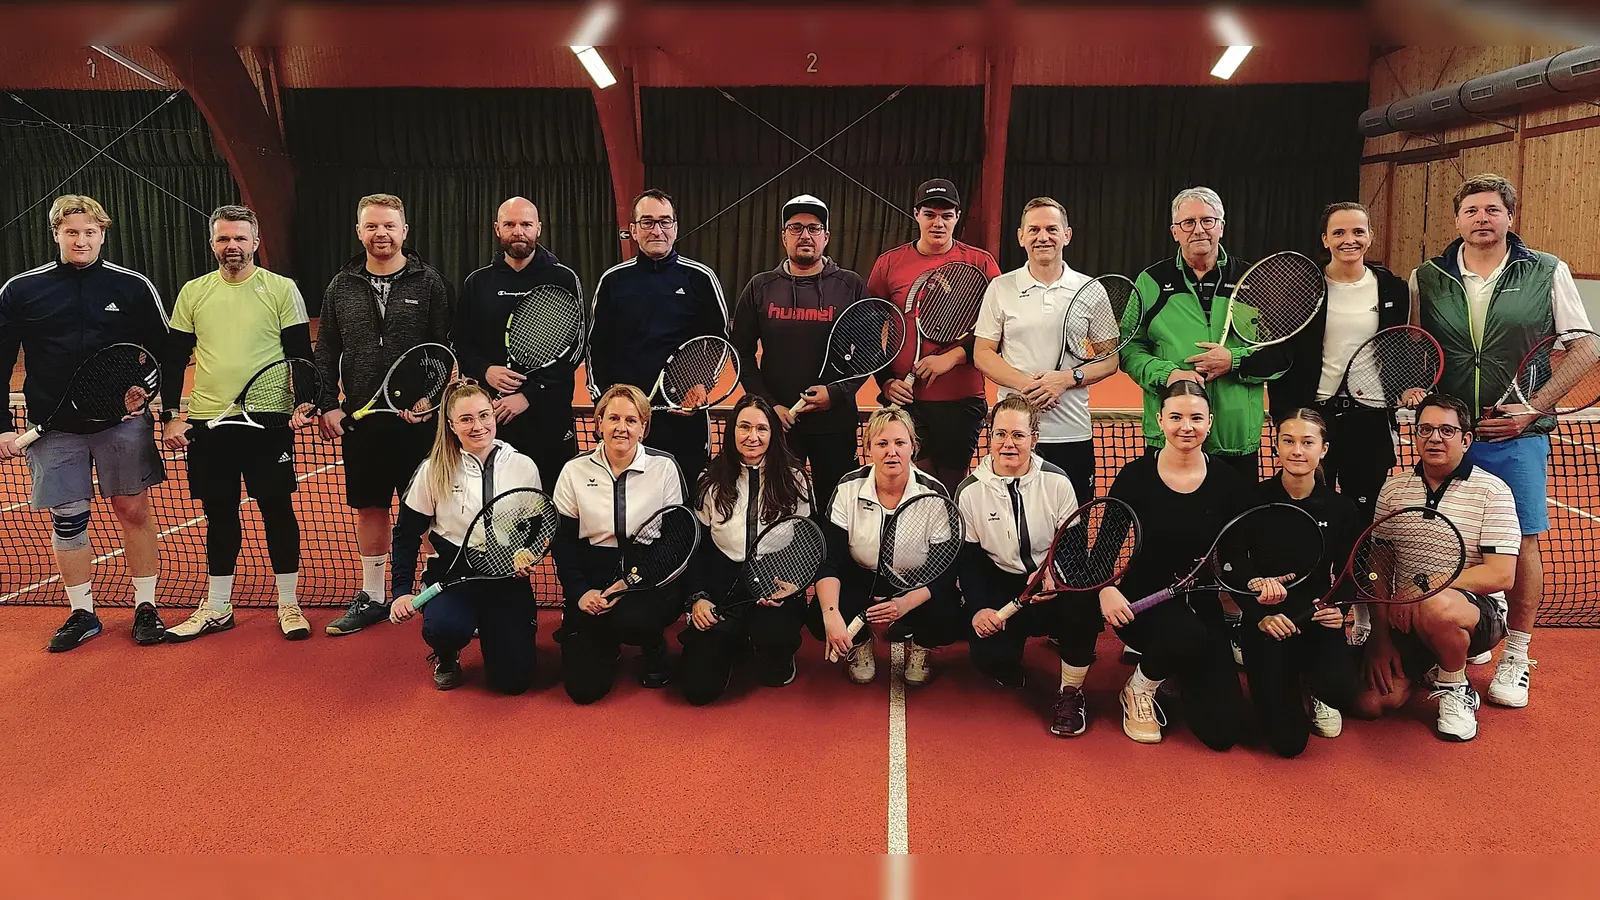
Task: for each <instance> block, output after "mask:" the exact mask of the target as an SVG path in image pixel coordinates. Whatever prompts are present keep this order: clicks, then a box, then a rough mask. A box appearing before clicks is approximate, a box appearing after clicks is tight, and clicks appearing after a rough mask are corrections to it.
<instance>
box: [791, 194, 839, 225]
mask: <svg viewBox="0 0 1600 900" xmlns="http://www.w3.org/2000/svg"><path fill="white" fill-rule="evenodd" d="M799 213H810V214H812V215H813V216H816V217H817V221H819V222H821V223H822V224H823V226H824V227H826V226H827V224H828V204H826V203H823V202H822V201H821V200H819V199H817V198H816V197H813V196H812V195H810V194H801V195H800V196H798V197H796V198H794V199H793V200H790V201H789V202H788V203H785V204H784V205H783V221H785V222H788V221H789V220H790V219H791V218H793V217H794V216H796V215H798V214H799Z"/></svg>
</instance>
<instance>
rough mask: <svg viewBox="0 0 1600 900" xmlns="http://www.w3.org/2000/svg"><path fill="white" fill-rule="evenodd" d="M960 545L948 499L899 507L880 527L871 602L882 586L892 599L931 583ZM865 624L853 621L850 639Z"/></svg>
mask: <svg viewBox="0 0 1600 900" xmlns="http://www.w3.org/2000/svg"><path fill="white" fill-rule="evenodd" d="M963 540H965V532H964V531H963V530H962V525H961V512H960V510H958V509H956V505H955V504H954V503H951V502H950V501H949V500H948V499H947V498H945V497H942V496H940V495H939V494H922V495H921V496H918V497H913V498H911V499H910V500H908V501H906V502H904V503H902V504H900V508H899V509H897V510H895V511H894V512H892V513H890V514H889V515H888V517H887V518H886V519H884V522H883V531H882V534H881V535H880V537H879V538H878V565H877V568H876V570H875V571H874V572H873V576H872V590H871V591H869V592H868V598H869V600H870V599H871V598H875V597H876V596H877V594H878V584H879V583H880V582H885V583H887V584H888V585H889V586H890V589H891V590H892V591H893V593H894V596H899V595H901V594H906V593H910V592H911V591H914V590H916V589H917V588H921V587H927V586H928V585H930V584H932V583H933V582H934V581H936V580H937V579H938V578H939V576H941V575H943V574H944V573H945V571H946V570H947V569H949V568H950V567H951V566H952V565H954V564H955V561H956V557H957V556H959V555H960V554H961V542H962V541H963ZM866 625H867V619H866V615H865V613H863V614H862V615H858V616H856V617H855V618H854V619H851V620H850V625H849V629H848V632H849V635H850V637H852V638H853V637H855V636H856V635H857V634H860V633H861V629H862V628H865V627H866ZM838 660H839V655H838V654H837V653H834V652H833V651H832V650H829V651H828V662H838Z"/></svg>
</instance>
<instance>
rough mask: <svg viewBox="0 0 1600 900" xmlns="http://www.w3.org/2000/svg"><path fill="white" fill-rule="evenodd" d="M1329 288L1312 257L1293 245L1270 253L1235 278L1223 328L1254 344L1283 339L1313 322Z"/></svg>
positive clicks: (1247, 342) (1269, 342)
mask: <svg viewBox="0 0 1600 900" xmlns="http://www.w3.org/2000/svg"><path fill="white" fill-rule="evenodd" d="M1327 293H1328V283H1327V281H1326V277H1325V275H1324V274H1323V271H1322V267H1321V266H1319V265H1317V264H1316V263H1315V262H1312V261H1311V258H1310V257H1308V256H1306V255H1304V254H1302V253H1296V252H1294V251H1293V250H1284V251H1282V252H1279V253H1274V254H1272V255H1271V256H1269V257H1267V258H1266V259H1263V260H1261V261H1260V262H1258V263H1256V264H1255V265H1253V266H1251V267H1250V268H1249V269H1248V270H1246V271H1245V273H1244V277H1242V278H1240V279H1239V281H1238V283H1237V284H1236V285H1235V287H1234V289H1233V295H1232V296H1231V297H1230V298H1229V299H1228V317H1227V321H1226V322H1225V323H1224V324H1223V327H1222V331H1223V333H1224V335H1226V333H1227V332H1228V330H1229V329H1232V330H1233V333H1234V334H1236V335H1238V336H1239V338H1240V339H1242V340H1243V341H1244V342H1245V343H1246V344H1249V345H1250V346H1252V347H1266V346H1270V345H1272V344H1277V343H1281V342H1283V341H1286V340H1288V339H1289V338H1292V337H1294V336H1295V335H1297V334H1299V333H1300V332H1301V331H1302V330H1303V329H1304V328H1305V327H1306V326H1307V325H1309V324H1311V320H1312V319H1313V318H1315V317H1316V315H1317V310H1319V309H1321V308H1322V300H1323V298H1324V297H1325V296H1326V295H1327Z"/></svg>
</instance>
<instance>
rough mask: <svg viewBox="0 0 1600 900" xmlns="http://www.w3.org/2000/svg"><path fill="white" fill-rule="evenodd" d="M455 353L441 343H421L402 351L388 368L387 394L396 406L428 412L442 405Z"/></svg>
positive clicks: (453, 366) (453, 367) (452, 371)
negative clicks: (389, 368)
mask: <svg viewBox="0 0 1600 900" xmlns="http://www.w3.org/2000/svg"><path fill="white" fill-rule="evenodd" d="M455 365H456V358H455V355H454V354H452V353H451V352H450V350H449V349H448V348H446V347H444V346H442V345H439V344H420V345H418V346H416V347H412V348H411V349H410V350H407V351H406V352H405V353H404V354H402V355H401V357H400V359H399V360H397V361H396V362H395V364H394V367H393V368H392V369H391V370H390V372H389V378H388V395H389V400H390V402H391V403H392V404H393V405H394V408H395V409H401V410H410V411H412V412H418V413H421V412H427V411H430V410H432V409H434V408H435V407H437V406H438V405H439V398H440V397H441V396H442V395H443V394H444V388H445V385H447V384H449V383H450V377H451V376H452V375H453V374H454V371H455Z"/></svg>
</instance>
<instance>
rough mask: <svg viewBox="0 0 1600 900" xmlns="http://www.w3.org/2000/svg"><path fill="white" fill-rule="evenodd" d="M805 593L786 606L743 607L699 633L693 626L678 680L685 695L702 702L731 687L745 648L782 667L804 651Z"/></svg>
mask: <svg viewBox="0 0 1600 900" xmlns="http://www.w3.org/2000/svg"><path fill="white" fill-rule="evenodd" d="M808 605H809V604H808V603H807V601H806V595H805V594H803V593H802V594H800V595H799V596H797V597H791V598H790V599H789V600H788V602H786V603H784V604H783V605H782V606H749V607H743V608H742V611H741V613H740V614H739V615H738V616H736V617H732V616H731V617H730V618H729V619H726V620H723V621H720V622H718V623H717V624H715V625H713V626H711V628H709V629H707V630H705V631H701V630H700V629H698V628H696V627H694V625H693V624H690V625H689V626H688V627H687V628H685V629H684V630H683V631H682V632H681V633H680V634H679V635H678V641H679V643H681V644H683V657H682V659H681V660H679V664H678V680H679V684H680V685H681V686H682V688H683V698H684V699H685V700H687V701H689V702H690V703H692V704H694V705H695V706H704V705H705V704H707V703H711V702H713V701H715V700H716V699H717V698H719V697H721V696H722V694H723V692H724V691H725V690H727V687H728V678H729V676H730V675H731V674H732V672H733V667H734V664H735V663H737V662H738V661H739V657H740V656H741V655H742V654H743V653H744V652H745V650H746V648H748V649H749V650H751V651H753V652H754V653H755V655H756V658H757V659H758V660H760V662H761V663H762V664H763V665H773V666H778V665H782V664H783V663H785V662H788V661H790V660H793V659H794V655H795V653H797V652H798V651H799V650H800V629H801V627H802V626H803V625H804V624H805V618H806V607H807V606H808Z"/></svg>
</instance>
